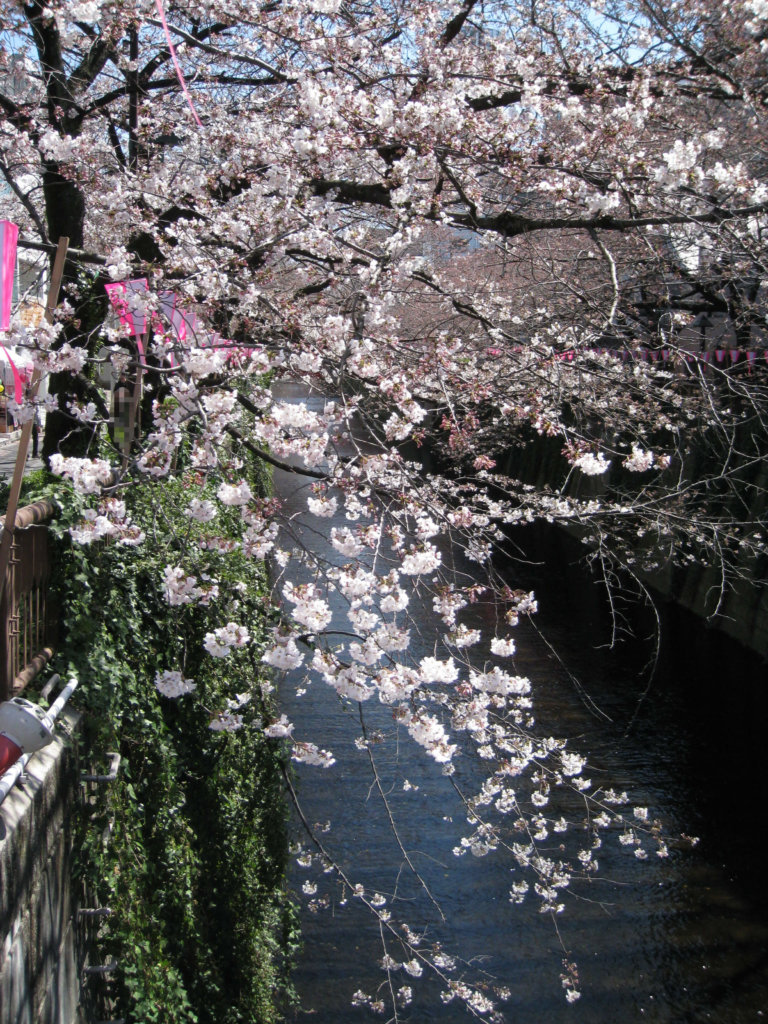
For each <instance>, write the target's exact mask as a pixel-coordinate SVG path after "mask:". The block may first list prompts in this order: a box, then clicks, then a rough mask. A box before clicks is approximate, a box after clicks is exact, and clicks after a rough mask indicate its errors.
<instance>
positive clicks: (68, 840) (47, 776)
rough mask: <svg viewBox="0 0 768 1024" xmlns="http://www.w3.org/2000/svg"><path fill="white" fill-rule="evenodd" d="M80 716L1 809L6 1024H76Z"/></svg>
mask: <svg viewBox="0 0 768 1024" xmlns="http://www.w3.org/2000/svg"><path fill="white" fill-rule="evenodd" d="M77 723H78V716H77V715H76V713H75V712H73V711H70V710H69V709H68V708H65V709H64V710H63V711H62V712H61V714H60V715H59V718H58V719H57V723H56V739H55V740H54V742H53V743H52V744H50V745H49V746H48V747H45V748H44V749H43V750H41V751H38V753H37V754H35V755H34V756H33V757H31V758H30V760H29V762H28V764H27V771H26V779H25V781H24V783H23V785H18V784H17V786H16V787H15V788H14V789H13V790H12V792H11V793H10V794H9V795H8V796H7V797H6V799H5V800H4V802H3V803H2V804H0V1022H2V1024H76V1022H77V1021H78V1003H79V1001H80V987H81V977H82V966H83V965H82V962H81V961H82V955H81V952H80V950H79V935H78V929H77V925H76V914H75V913H74V911H75V907H74V905H73V904H74V894H73V891H72V885H71V880H72V858H73V851H72V817H73V810H74V808H75V806H76V801H77V799H78V790H79V771H78V770H77V763H76V760H77V759H76V752H75V747H74V744H73V742H72V739H73V735H74V733H75V731H76V729H77Z"/></svg>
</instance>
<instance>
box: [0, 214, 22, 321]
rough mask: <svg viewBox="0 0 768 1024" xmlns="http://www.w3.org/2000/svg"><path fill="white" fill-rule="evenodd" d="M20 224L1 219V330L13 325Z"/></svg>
mask: <svg viewBox="0 0 768 1024" xmlns="http://www.w3.org/2000/svg"><path fill="white" fill-rule="evenodd" d="M18 238H19V226H18V224H14V223H13V222H12V221H10V220H0V245H1V246H2V265H1V267H0V330H3V331H7V330H8V328H9V327H10V326H11V303H12V301H13V277H14V274H15V272H16V242H17V241H18Z"/></svg>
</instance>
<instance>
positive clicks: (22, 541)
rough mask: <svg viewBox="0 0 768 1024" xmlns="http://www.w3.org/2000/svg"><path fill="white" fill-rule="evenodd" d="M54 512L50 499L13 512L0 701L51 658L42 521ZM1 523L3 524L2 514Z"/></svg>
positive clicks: (2, 613) (52, 630)
mask: <svg viewBox="0 0 768 1024" xmlns="http://www.w3.org/2000/svg"><path fill="white" fill-rule="evenodd" d="M55 514H56V506H55V505H54V504H53V503H52V502H50V501H36V502H35V503H34V505H27V506H25V507H24V508H21V509H19V510H18V512H17V513H16V527H15V530H14V535H13V541H12V545H11V555H10V559H9V562H8V568H7V570H6V578H5V586H4V588H3V594H2V598H0V701H2V700H8V699H9V698H10V697H14V696H16V695H17V694H19V693H21V691H22V690H23V689H24V687H25V686H26V685H27V684H28V683H29V682H30V681H31V680H32V679H34V678H35V676H36V675H37V674H38V672H40V671H41V669H42V668H43V667H44V666H45V665H46V664H47V663H48V662H49V661H50V659H51V658H52V657H53V653H54V650H55V645H56V616H55V615H54V609H53V608H52V607H51V601H50V597H49V586H48V584H49V579H50V557H49V538H48V527H47V525H46V524H47V523H49V522H50V520H51V519H53V517H54V516H55ZM0 523H2V524H3V526H4V523H5V521H4V517H3V518H0Z"/></svg>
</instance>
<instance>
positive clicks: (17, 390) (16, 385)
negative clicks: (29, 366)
mask: <svg viewBox="0 0 768 1024" xmlns="http://www.w3.org/2000/svg"><path fill="white" fill-rule="evenodd" d="M0 350H2V353H3V355H4V356H5V358H6V359H7V360H8V364H9V365H10V367H11V373H12V374H13V398H14V401H15V402H16V403H17V405H21V403H22V402H23V401H24V380H23V378H22V376H21V374H20V373H19V369H18V367H17V366H16V363H14V361H13V360H12V359H11V353H10V352H9V351H8V349H7V348H6V347H5V345H0Z"/></svg>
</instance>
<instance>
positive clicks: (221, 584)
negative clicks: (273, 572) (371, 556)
mask: <svg viewBox="0 0 768 1024" xmlns="http://www.w3.org/2000/svg"><path fill="white" fill-rule="evenodd" d="M37 483H38V484H39V480H38V481H37ZM189 484H190V481H189V479H188V478H187V476H185V474H184V473H181V474H180V475H179V477H177V478H176V479H174V480H172V481H164V482H163V483H162V484H158V485H157V486H155V487H150V488H144V487H142V488H136V489H134V490H129V491H127V492H126V493H125V494H123V495H122V496H121V500H124V501H125V503H126V515H127V516H130V518H131V520H132V522H133V523H134V524H135V526H136V527H137V529H138V530H140V531H141V532H142V533H144V534H145V536H146V540H145V542H144V543H143V544H141V545H139V546H135V547H134V546H131V545H126V544H115V543H113V542H104V541H102V542H97V543H94V544H91V545H89V546H80V545H77V544H72V543H71V542H70V541H69V539H68V536H67V531H68V529H69V527H70V526H71V524H72V522H74V521H75V520H77V519H78V517H79V516H80V514H81V511H82V509H81V504H82V501H81V499H79V498H78V497H77V496H76V495H75V494H74V493H73V492H71V491H69V490H68V489H67V490H65V489H63V488H62V486H61V483H60V482H58V481H57V484H56V486H55V488H54V489H53V490H54V497H55V499H56V500H57V502H58V503H59V505H60V507H61V510H62V512H61V516H60V517H59V518H58V519H57V521H56V523H55V524H54V531H55V533H56V534H57V535H58V538H59V540H58V545H57V547H58V555H57V558H58V565H57V572H56V577H57V580H58V584H57V586H58V595H57V597H58V605H59V607H60V608H61V609H62V623H61V643H60V646H59V651H58V653H57V656H56V660H55V665H54V667H55V668H56V669H57V670H58V671H59V672H61V673H62V675H63V674H65V673H74V674H75V675H77V677H78V678H79V680H80V687H79V690H78V696H79V703H80V706H81V710H82V713H83V730H82V735H83V750H84V755H85V758H86V760H88V761H91V762H92V764H93V766H94V768H95V769H96V770H101V771H103V770H104V769H103V767H102V765H103V764H105V763H106V755H107V752H109V751H116V752H119V753H120V755H121V765H120V769H119V772H118V775H117V778H116V780H115V781H114V782H113V783H112V784H111V785H110V786H109V788H108V789H102V788H99V789H98V791H95V790H94V791H93V792H89V793H88V795H87V796H86V798H85V801H84V810H83V819H82V822H81V834H80V838H79V843H78V845H79V871H80V875H81V879H82V882H83V885H84V887H85V888H86V890H87V892H88V894H89V900H91V899H92V900H94V901H96V902H97V903H98V904H99V905H100V906H108V907H109V908H110V910H111V914H110V915H109V916H108V917H106V918H102V919H100V921H101V924H100V925H99V927H98V928H94V929H93V945H94V953H97V954H98V959H99V960H100V961H102V962H109V961H110V960H114V961H117V968H116V970H115V971H114V972H113V973H112V974H111V975H109V976H108V978H109V980H108V981H103V980H97V979H91V981H89V983H88V984H89V986H90V989H91V998H92V999H93V1000H94V1006H95V1007H96V1008H98V1009H100V1010H103V1009H108V1010H109V1011H111V1012H113V1015H114V1016H122V1017H124V1018H125V1019H126V1020H128V1021H131V1022H134V1024H150V1022H154V1021H158V1022H161V1021H162V1022H163V1024H192V1022H199V1024H213V1022H214V1021H215V1022H216V1024H246V1022H247V1024H256V1022H267V1021H274V1020H277V1019H279V1017H280V1004H281V1001H282V999H284V993H285V992H286V991H287V990H288V988H289V986H288V983H287V967H288V963H289V960H290V952H291V948H292V944H293V942H294V937H295V934H296V931H295V923H294V918H293V909H292V906H291V903H290V900H288V899H287V898H286V895H285V893H284V891H283V872H284V865H285V855H286V830H285V820H284V802H283V795H282V791H281V787H280V780H281V767H282V754H281V749H280V746H279V741H277V740H274V739H271V738H269V737H268V736H267V735H265V733H264V730H263V725H264V723H265V722H266V721H268V720H269V719H270V717H271V715H272V694H271V691H272V687H271V685H270V683H269V681H268V679H267V678H266V677H265V676H264V672H263V669H262V668H261V667H260V664H259V658H260V653H261V649H262V645H261V643H260V637H261V634H262V631H263V629H264V626H265V623H264V621H263V616H264V612H263V608H264V604H263V595H264V590H265V571H264V567H263V564H262V563H260V562H258V561H254V560H247V559H245V558H238V557H237V555H236V554H235V555H233V554H232V553H231V552H227V548H228V545H227V538H226V523H225V524H224V528H222V521H221V520H219V521H217V524H216V532H215V536H214V535H213V531H212V530H210V529H209V528H208V526H207V524H205V523H201V522H199V521H197V520H194V519H192V518H190V517H189V516H187V515H185V514H184V511H183V509H184V507H185V504H186V500H185V491H186V490H187V489H188V487H189ZM49 496H50V488H49ZM195 549H198V550H200V551H205V555H206V564H207V565H208V566H211V565H212V564H213V565H214V566H215V567H216V569H217V573H216V577H215V579H214V578H213V574H209V578H208V580H207V581H206V584H205V585H206V586H208V587H209V588H210V593H211V595H214V594H215V597H216V601H215V604H216V606H217V607H216V615H217V618H216V619H214V613H213V609H212V604H213V603H214V602H213V600H211V601H210V602H208V603H206V602H205V601H204V600H203V601H197V602H195V604H194V605H192V604H179V605H175V606H173V605H172V606H171V607H169V604H168V599H167V594H164V593H163V589H162V586H161V585H159V584H158V580H160V581H162V579H163V573H164V568H165V566H167V565H168V564H169V563H171V564H173V561H174V553H176V554H178V553H179V552H181V551H183V552H184V553H185V555H186V557H189V554H190V552H191V551H194V550H195ZM217 549H220V551H221V556H220V557H219V558H217V555H216V551H217ZM225 552H226V558H225V557H224V554H225ZM227 605H229V606H230V607H231V608H232V610H233V611H234V610H235V609H236V610H237V619H238V622H240V623H242V624H243V625H244V627H245V628H246V629H247V630H248V633H249V634H250V637H251V641H252V642H251V643H250V644H249V645H248V648H247V649H243V650H237V651H235V652H233V653H232V655H231V656H230V657H229V658H227V659H226V660H225V659H222V658H216V657H211V656H210V655H209V654H207V653H206V652H205V650H204V643H205V638H206V636H210V632H209V631H210V630H212V629H213V628H214V625H215V623H216V622H218V621H220V619H219V618H218V616H220V614H221V610H222V606H224V607H226V606H227ZM179 665H181V666H182V672H181V673H178V672H176V673H174V672H173V671H172V670H174V669H177V667H178V666H179ZM192 681H194V682H192ZM169 694H170V695H169ZM222 723H226V725H227V728H221V727H220V726H221V724H222ZM233 724H234V726H235V727H234V728H233Z"/></svg>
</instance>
